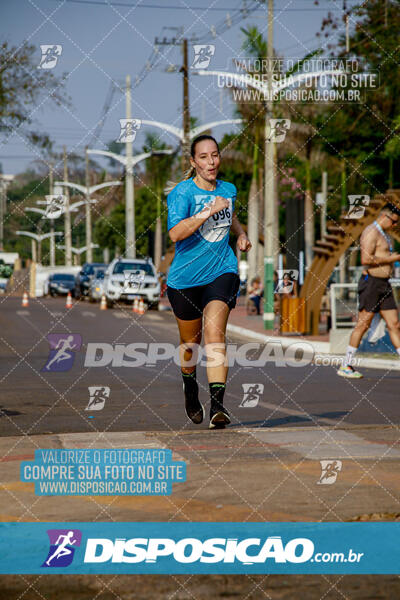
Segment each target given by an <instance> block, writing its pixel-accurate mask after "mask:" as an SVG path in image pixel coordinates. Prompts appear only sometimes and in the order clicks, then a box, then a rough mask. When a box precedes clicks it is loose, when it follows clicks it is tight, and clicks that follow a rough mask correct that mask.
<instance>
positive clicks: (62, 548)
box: [42, 529, 82, 568]
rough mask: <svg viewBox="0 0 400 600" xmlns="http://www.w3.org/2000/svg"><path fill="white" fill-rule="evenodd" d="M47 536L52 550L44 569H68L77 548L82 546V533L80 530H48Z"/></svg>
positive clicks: (43, 565)
mask: <svg viewBox="0 0 400 600" xmlns="http://www.w3.org/2000/svg"><path fill="white" fill-rule="evenodd" d="M47 535H48V536H49V540H50V548H49V553H48V555H47V558H46V560H45V561H44V563H43V564H42V567H55V568H59V567H68V565H70V564H71V563H72V560H73V558H74V554H75V548H77V547H78V546H80V545H81V540H82V532H81V531H80V530H79V529H70V530H68V529H48V530H47ZM72 546H74V547H72Z"/></svg>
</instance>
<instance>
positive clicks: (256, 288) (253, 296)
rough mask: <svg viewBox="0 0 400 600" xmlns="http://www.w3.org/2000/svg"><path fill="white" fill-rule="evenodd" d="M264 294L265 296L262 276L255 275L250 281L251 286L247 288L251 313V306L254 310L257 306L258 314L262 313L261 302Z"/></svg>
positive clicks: (248, 307)
mask: <svg viewBox="0 0 400 600" xmlns="http://www.w3.org/2000/svg"><path fill="white" fill-rule="evenodd" d="M262 296H263V289H262V285H261V278H260V277H258V276H257V277H253V279H252V280H251V282H250V285H249V287H248V288H247V298H248V302H247V309H248V312H249V313H250V311H251V308H253V311H254V307H255V309H256V313H257V314H258V315H259V314H261V311H260V304H261V298H262ZM253 311H251V312H253Z"/></svg>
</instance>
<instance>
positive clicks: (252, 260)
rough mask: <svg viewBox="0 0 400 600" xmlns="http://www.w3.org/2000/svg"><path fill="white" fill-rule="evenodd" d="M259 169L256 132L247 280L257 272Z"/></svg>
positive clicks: (248, 214)
mask: <svg viewBox="0 0 400 600" xmlns="http://www.w3.org/2000/svg"><path fill="white" fill-rule="evenodd" d="M257 171H258V135H257V132H256V135H255V138H254V150H253V176H252V178H251V184H250V191H249V199H248V204H247V235H248V238H249V240H250V242H251V250H250V252H249V254H248V264H249V268H248V271H247V280H248V281H249V282H251V280H252V279H253V278H254V277H255V276H256V274H257V254H258V220H259V210H258V203H259V200H258V185H257Z"/></svg>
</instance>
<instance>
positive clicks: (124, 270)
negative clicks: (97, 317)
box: [103, 258, 160, 309]
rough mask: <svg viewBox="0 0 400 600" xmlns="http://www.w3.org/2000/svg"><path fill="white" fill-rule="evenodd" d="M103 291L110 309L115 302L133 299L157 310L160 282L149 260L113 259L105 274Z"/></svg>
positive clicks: (131, 300)
mask: <svg viewBox="0 0 400 600" xmlns="http://www.w3.org/2000/svg"><path fill="white" fill-rule="evenodd" d="M103 290H104V293H105V295H106V299H107V305H108V306H109V307H110V308H111V307H112V306H113V304H114V303H115V302H133V301H134V299H135V298H143V300H144V301H145V302H146V303H147V304H148V305H149V307H150V308H155V309H157V308H158V303H159V300H160V282H159V280H158V277H157V273H156V270H155V268H154V265H153V263H152V261H151V260H150V259H140V258H115V259H114V260H113V261H112V262H111V263H110V264H109V266H108V267H107V270H106V272H105V275H104V281H103Z"/></svg>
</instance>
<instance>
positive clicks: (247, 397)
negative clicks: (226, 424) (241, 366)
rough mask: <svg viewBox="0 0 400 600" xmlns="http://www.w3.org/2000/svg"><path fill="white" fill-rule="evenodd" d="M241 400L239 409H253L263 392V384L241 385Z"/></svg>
mask: <svg viewBox="0 0 400 600" xmlns="http://www.w3.org/2000/svg"><path fill="white" fill-rule="evenodd" d="M242 388H243V400H242V402H241V403H240V404H239V408H240V407H241V408H254V407H255V406H257V404H258V401H259V399H260V396H261V395H262V394H263V392H264V384H263V383H242Z"/></svg>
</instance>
